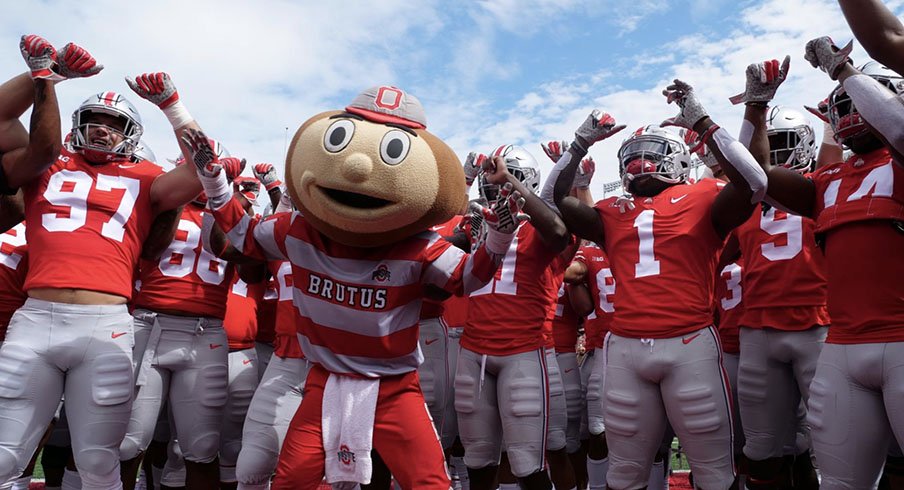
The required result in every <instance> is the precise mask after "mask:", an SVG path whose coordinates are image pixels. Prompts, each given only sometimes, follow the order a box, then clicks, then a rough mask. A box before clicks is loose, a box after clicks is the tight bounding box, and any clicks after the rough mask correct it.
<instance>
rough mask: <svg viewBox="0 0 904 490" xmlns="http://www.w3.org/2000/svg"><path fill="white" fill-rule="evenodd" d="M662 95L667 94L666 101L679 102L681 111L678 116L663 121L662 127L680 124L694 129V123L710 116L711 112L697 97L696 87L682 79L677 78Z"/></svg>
mask: <svg viewBox="0 0 904 490" xmlns="http://www.w3.org/2000/svg"><path fill="white" fill-rule="evenodd" d="M662 95H665V97H666V102H668V103H669V104H671V103H672V102H674V103H675V104H677V105H678V108H679V112H678V115H677V116H675V117H672V118H669V119H666V120H665V121H663V122H662V124H660V126H661V127H664V126H679V127H682V128H687V129H694V125H695V124H697V122H699V121H700V120H701V119H703V118H705V117H707V116H709V114H707V113H706V109H704V108H703V104H701V103H700V100H699V99H697V94H695V93H694V87H691V86H690V85H688V84H687V83H685V82H682V81H681V80H678V79H675V81H674V83H673V84H672V85H669V86H668V87H666V89H665V90H663V91H662Z"/></svg>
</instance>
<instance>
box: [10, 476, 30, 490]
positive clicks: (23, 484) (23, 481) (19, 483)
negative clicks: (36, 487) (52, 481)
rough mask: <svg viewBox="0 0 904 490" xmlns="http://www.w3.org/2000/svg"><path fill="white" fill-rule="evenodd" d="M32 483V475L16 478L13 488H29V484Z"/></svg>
mask: <svg viewBox="0 0 904 490" xmlns="http://www.w3.org/2000/svg"><path fill="white" fill-rule="evenodd" d="M30 483H31V476H23V477H21V478H18V479H16V480H13V486H12V490H28V485H29V484H30Z"/></svg>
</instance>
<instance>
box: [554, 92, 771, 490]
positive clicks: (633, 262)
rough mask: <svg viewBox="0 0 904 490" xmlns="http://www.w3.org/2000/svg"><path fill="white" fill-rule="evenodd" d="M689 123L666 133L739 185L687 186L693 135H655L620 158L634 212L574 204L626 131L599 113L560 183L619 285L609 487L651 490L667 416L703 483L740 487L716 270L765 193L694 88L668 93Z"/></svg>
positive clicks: (629, 143)
mask: <svg viewBox="0 0 904 490" xmlns="http://www.w3.org/2000/svg"><path fill="white" fill-rule="evenodd" d="M663 93H664V95H666V97H667V100H668V101H669V102H676V103H677V104H678V106H679V109H680V112H679V114H678V115H677V116H676V117H674V118H671V119H669V120H667V121H665V122H664V123H663V125H676V126H680V127H683V128H685V129H693V130H694V131H696V132H697V133H698V134H701V135H703V136H702V137H701V138H702V141H704V142H705V144H707V146H708V147H709V148H710V150H711V151H712V152H713V154H714V155H715V156H716V158H717V160H718V161H719V163H720V164H721V165H722V167H723V169H725V170H726V173H728V174H729V175H730V177H731V182H732V183H731V184H729V185H725V184H724V183H722V182H717V181H714V180H712V179H704V180H702V181H701V182H698V183H696V184H694V185H687V184H686V183H685V182H686V179H687V168H688V167H689V165H690V151H689V149H688V147H687V146H686V144H685V140H684V137H683V136H679V135H676V134H674V133H671V132H670V131H666V130H663V129H660V128H658V127H651V126H648V127H646V128H642V129H640V130H638V131H637V132H635V133H634V134H633V135H632V136H631V137H629V138H628V139H627V140H626V141H625V142H624V143H622V146H621V148H620V150H619V153H618V156H619V169H620V173H621V175H622V178H623V182H624V186H625V189H626V191H627V192H629V193H630V194H631V195H632V196H633V202H632V203H630V206H628V205H621V206H620V205H619V204H620V202H619V199H618V198H610V199H607V200H604V201H601V202H599V203H597V204H596V206H594V207H590V206H587V205H585V204H582V203H580V202H579V201H578V200H576V199H574V198H571V197H569V196H568V192H569V190H570V188H571V184H572V181H573V179H574V175H575V171H576V169H577V166H578V163H579V162H580V159H581V158H583V157H584V155H585V154H586V152H587V149H588V148H589V146H590V145H592V144H593V143H594V142H596V141H598V140H599V139H600V138H601V137H603V136H606V135H608V133H609V132H610V131H611V130H612V129H613V127H614V124H615V121H614V119H613V118H612V117H611V116H609V115H607V114H601V113H599V112H597V111H594V112H593V113H592V114H591V115H590V116H589V117H588V118H587V120H586V121H585V122H584V124H582V125H581V127H579V128H578V130H577V132H576V133H575V141H574V142H573V143H572V144H571V146H570V147H569V150H568V151H566V152H565V154H564V155H563V157H562V158H561V159H560V160H559V162H558V163H557V164H556V166H555V168H554V170H553V173H554V175H555V177H556V178H555V180H554V182H553V183H551V184H549V185H554V198H555V202H556V204H557V206H558V208H559V210H560V211H561V212H562V217H563V220H564V221H565V223H566V224H567V225H568V227H569V229H570V230H571V231H572V232H574V233H576V234H577V235H578V236H580V237H582V238H585V239H588V240H592V241H594V242H596V243H598V244H600V245H602V246H603V248H604V250H605V251H606V252H607V254H608V256H609V258H610V259H611V260H612V270H613V273H614V275H615V277H617V278H618V288H617V289H616V291H615V303H616V304H617V305H618V308H616V310H615V317H614V320H613V324H612V332H611V333H610V336H609V339H608V342H607V361H606V362H607V366H606V392H605V397H606V403H605V423H606V439H607V442H608V446H609V472H608V474H607V483H608V486H609V488H614V489H626V488H640V487H642V486H643V485H645V484H646V483H647V482H648V480H649V477H650V475H649V468H650V467H651V465H652V463H653V458H654V456H655V454H656V452H657V449H658V448H659V446H660V443H661V441H662V439H663V434H664V432H665V428H666V417H667V418H668V421H669V422H671V425H672V427H674V429H675V432H676V433H677V435H678V438H679V439H680V440H681V441H682V445H683V446H684V448H685V450H686V451H687V455H688V459H689V461H690V463H691V468H692V470H693V471H694V479H695V481H696V483H697V484H698V485H699V486H701V487H703V488H707V489H710V488H712V489H727V488H729V487H730V486H731V485H733V484H734V483H735V468H734V462H733V458H732V424H731V414H730V410H729V396H730V395H729V393H728V386H727V385H726V383H725V379H724V372H723V370H722V365H721V347H720V346H719V340H718V336H717V333H716V332H715V329H714V328H713V327H712V324H713V317H712V316H713V315H712V297H713V289H714V282H715V276H716V271H715V268H716V262H717V260H718V253H719V251H720V250H721V248H722V245H723V243H724V240H725V237H726V236H727V235H728V233H729V232H731V230H732V229H734V228H735V227H737V226H738V225H740V224H741V223H743V222H744V221H745V220H746V219H747V218H749V216H750V213H751V211H752V210H753V207H754V203H756V202H757V201H759V199H760V198H761V194H764V193H765V190H766V189H765V186H766V181H765V175H764V174H763V172H762V170H761V169H760V167H759V166H758V165H757V163H756V162H755V161H754V160H753V157H752V156H751V155H750V153H749V152H748V151H747V150H746V148H744V147H743V145H741V144H740V143H738V142H737V141H736V140H735V139H734V138H732V137H731V136H730V135H729V134H728V133H727V131H725V130H724V129H721V128H720V127H719V126H718V125H716V124H715V123H714V122H713V121H712V120H711V119H710V118H709V116H708V115H707V113H706V110H705V109H704V108H703V106H702V105H701V104H700V102H699V101H698V99H697V97H696V94H695V93H694V91H693V89H692V88H691V87H690V86H689V85H688V84H686V83H684V82H682V81H680V80H676V81H675V83H674V84H673V85H671V86H669V87H668V88H667V89H666V90H665V91H663Z"/></svg>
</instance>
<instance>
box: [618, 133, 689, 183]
mask: <svg viewBox="0 0 904 490" xmlns="http://www.w3.org/2000/svg"><path fill="white" fill-rule="evenodd" d="M690 167H691V152H690V149H689V148H688V146H687V144H686V143H685V138H684V137H683V136H682V135H679V134H676V133H674V132H672V131H670V130H668V129H665V128H660V127H658V126H644V127H642V128H640V129H638V130H637V131H634V133H633V134H632V135H631V136H628V138H627V139H626V140H625V141H623V142H622V144H621V148H619V149H618V170H619V174H620V175H621V178H622V185H623V186H624V188H625V190H628V191H629V192H630V185H631V181H633V180H634V179H635V178H636V177H638V176H641V175H650V176H652V177H653V178H654V179H657V180H660V181H662V182H666V183H669V184H679V183H681V182H684V181H685V180H687V173H688V169H690Z"/></svg>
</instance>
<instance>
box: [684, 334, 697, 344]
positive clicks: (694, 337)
mask: <svg viewBox="0 0 904 490" xmlns="http://www.w3.org/2000/svg"><path fill="white" fill-rule="evenodd" d="M699 336H700V334H699V333H698V334H694V335H691V336H690V337H688V338H686V339H681V343H683V344H684V345H687V344H690V343H691V342H693V341H694V339H696V338H697V337H699Z"/></svg>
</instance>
